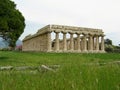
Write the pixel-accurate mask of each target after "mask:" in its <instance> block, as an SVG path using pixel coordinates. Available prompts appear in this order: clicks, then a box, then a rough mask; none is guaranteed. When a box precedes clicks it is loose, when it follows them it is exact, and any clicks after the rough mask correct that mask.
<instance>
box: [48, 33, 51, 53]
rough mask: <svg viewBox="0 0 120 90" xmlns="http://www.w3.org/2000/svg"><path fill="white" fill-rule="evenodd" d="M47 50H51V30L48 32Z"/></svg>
mask: <svg viewBox="0 0 120 90" xmlns="http://www.w3.org/2000/svg"><path fill="white" fill-rule="evenodd" d="M47 51H48V52H49V51H51V32H48V33H47Z"/></svg>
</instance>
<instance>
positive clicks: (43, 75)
mask: <svg viewBox="0 0 120 90" xmlns="http://www.w3.org/2000/svg"><path fill="white" fill-rule="evenodd" d="M115 61H120V54H114V53H110V54H108V53H105V54H79V53H39V52H29V53H28V52H4V51H3V52H0V66H10V65H11V66H40V65H42V64H44V65H60V67H59V68H58V70H57V71H56V72H51V71H47V72H39V71H33V72H31V71H0V90H120V63H112V62H115ZM104 63H105V64H104Z"/></svg>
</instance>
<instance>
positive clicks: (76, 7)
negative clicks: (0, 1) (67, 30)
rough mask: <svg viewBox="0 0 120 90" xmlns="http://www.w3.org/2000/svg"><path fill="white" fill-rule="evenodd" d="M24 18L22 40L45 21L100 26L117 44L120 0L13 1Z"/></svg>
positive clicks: (45, 23)
mask: <svg viewBox="0 0 120 90" xmlns="http://www.w3.org/2000/svg"><path fill="white" fill-rule="evenodd" d="M13 1H14V2H15V3H16V4H17V9H19V10H20V11H21V12H22V14H23V15H24V17H25V20H26V28H25V30H24V33H23V34H22V35H21V37H20V39H21V40H22V39H23V38H24V37H25V36H26V35H28V34H34V33H36V32H37V30H38V29H40V28H41V27H43V26H45V25H48V24H59V25H70V26H79V27H89V28H99V29H103V31H104V32H105V35H106V37H105V38H110V39H111V40H112V41H113V44H115V45H118V44H120V0H13Z"/></svg>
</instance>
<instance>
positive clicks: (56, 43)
mask: <svg viewBox="0 0 120 90" xmlns="http://www.w3.org/2000/svg"><path fill="white" fill-rule="evenodd" d="M55 33H56V38H55V50H56V51H58V50H59V32H55Z"/></svg>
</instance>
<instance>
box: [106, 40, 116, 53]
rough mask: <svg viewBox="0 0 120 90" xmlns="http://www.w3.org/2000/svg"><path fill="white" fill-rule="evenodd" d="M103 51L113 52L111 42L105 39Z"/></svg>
mask: <svg viewBox="0 0 120 90" xmlns="http://www.w3.org/2000/svg"><path fill="white" fill-rule="evenodd" d="M105 51H106V52H113V51H114V46H113V45H112V40H110V39H105Z"/></svg>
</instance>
